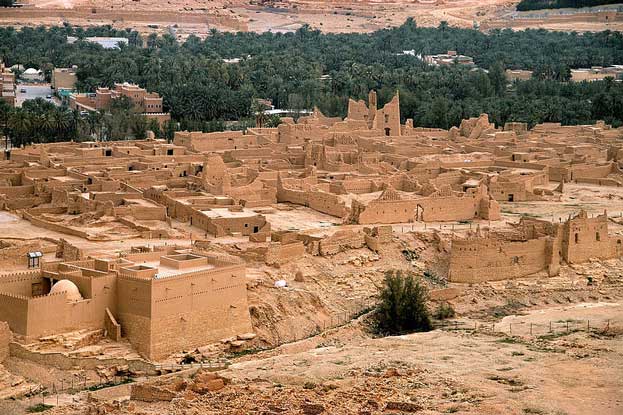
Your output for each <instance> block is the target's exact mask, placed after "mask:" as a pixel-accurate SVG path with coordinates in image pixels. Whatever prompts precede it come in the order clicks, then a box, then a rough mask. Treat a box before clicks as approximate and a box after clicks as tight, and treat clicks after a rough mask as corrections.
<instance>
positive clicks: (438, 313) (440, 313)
mask: <svg viewBox="0 0 623 415" xmlns="http://www.w3.org/2000/svg"><path fill="white" fill-rule="evenodd" d="M454 314H455V312H454V308H452V305H450V303H446V302H443V303H441V304H439V305H438V306H437V308H436V309H435V312H434V313H433V317H435V318H436V319H437V320H445V319H447V318H452V317H454Z"/></svg>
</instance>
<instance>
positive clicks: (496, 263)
mask: <svg viewBox="0 0 623 415" xmlns="http://www.w3.org/2000/svg"><path fill="white" fill-rule="evenodd" d="M551 243H552V240H551V238H549V237H543V238H538V239H531V240H526V241H504V240H498V239H494V238H491V239H490V238H469V239H454V240H453V241H452V248H451V253H450V269H449V272H448V279H449V280H450V281H452V282H463V283H478V282H483V281H497V280H504V279H510V278H519V277H523V276H526V275H531V274H534V273H537V272H539V271H542V270H546V269H547V268H548V266H549V264H550V263H551V260H552V258H551V257H548V256H547V255H546V252H547V245H548V244H551Z"/></svg>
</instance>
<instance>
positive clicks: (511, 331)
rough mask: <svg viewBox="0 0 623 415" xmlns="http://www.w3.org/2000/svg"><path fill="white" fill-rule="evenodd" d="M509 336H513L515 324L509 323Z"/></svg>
mask: <svg viewBox="0 0 623 415" xmlns="http://www.w3.org/2000/svg"><path fill="white" fill-rule="evenodd" d="M508 334H513V323H508Z"/></svg>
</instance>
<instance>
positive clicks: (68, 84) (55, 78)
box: [52, 65, 78, 91]
mask: <svg viewBox="0 0 623 415" xmlns="http://www.w3.org/2000/svg"><path fill="white" fill-rule="evenodd" d="M77 69H78V67H77V66H75V65H74V66H72V67H71V68H54V70H53V71H52V88H54V89H56V91H59V90H69V91H73V90H75V89H76V81H77V80H78V78H77V76H76V71H77Z"/></svg>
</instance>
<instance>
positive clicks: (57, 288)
mask: <svg viewBox="0 0 623 415" xmlns="http://www.w3.org/2000/svg"><path fill="white" fill-rule="evenodd" d="M62 292H64V293H65V294H66V295H67V299H68V300H69V301H80V300H82V295H81V294H80V290H79V289H78V287H76V284H74V283H73V282H71V281H69V280H60V281H59V282H57V283H56V284H54V285H53V286H52V289H51V290H50V294H56V293H62Z"/></svg>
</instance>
